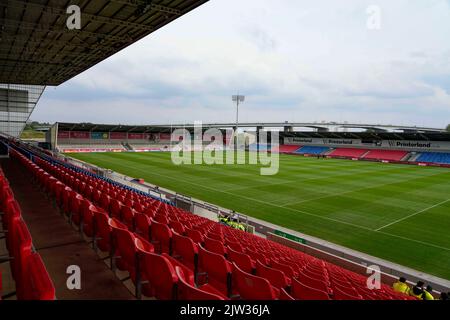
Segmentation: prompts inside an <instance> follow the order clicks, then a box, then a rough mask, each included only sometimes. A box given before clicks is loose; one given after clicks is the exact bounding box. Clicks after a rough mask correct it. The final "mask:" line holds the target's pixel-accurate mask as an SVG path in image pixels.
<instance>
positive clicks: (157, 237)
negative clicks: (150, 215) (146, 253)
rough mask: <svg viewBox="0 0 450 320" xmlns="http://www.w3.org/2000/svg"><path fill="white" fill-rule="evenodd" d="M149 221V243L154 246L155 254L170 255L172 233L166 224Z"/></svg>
mask: <svg viewBox="0 0 450 320" xmlns="http://www.w3.org/2000/svg"><path fill="white" fill-rule="evenodd" d="M150 221H151V226H150V234H151V242H152V243H153V244H154V245H155V249H156V252H158V253H168V254H169V255H170V254H171V249H172V247H171V246H172V231H171V230H170V228H169V227H168V226H167V225H166V224H162V223H159V222H156V221H154V220H152V219H151V220H150Z"/></svg>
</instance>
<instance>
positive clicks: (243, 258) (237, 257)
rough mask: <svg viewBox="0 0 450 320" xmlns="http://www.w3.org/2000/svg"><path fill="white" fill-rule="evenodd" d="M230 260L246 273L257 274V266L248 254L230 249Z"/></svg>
mask: <svg viewBox="0 0 450 320" xmlns="http://www.w3.org/2000/svg"><path fill="white" fill-rule="evenodd" d="M228 259H229V260H230V261H231V262H234V263H235V264H236V265H237V266H238V267H239V268H240V269H242V270H243V271H244V272H247V273H255V271H256V264H255V262H254V261H253V260H252V258H251V257H250V256H249V255H248V254H245V253H240V252H237V251H234V250H233V249H231V248H228Z"/></svg>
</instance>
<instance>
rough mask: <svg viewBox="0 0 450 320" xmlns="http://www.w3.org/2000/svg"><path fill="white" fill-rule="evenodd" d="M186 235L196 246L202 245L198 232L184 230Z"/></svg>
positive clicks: (200, 235) (201, 238) (201, 237)
mask: <svg viewBox="0 0 450 320" xmlns="http://www.w3.org/2000/svg"><path fill="white" fill-rule="evenodd" d="M186 233H187V236H188V237H189V238H191V239H192V240H193V241H194V242H195V243H197V244H203V240H204V239H203V235H202V234H201V232H200V231H198V230H193V229H189V228H186Z"/></svg>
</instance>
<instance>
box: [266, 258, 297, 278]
mask: <svg viewBox="0 0 450 320" xmlns="http://www.w3.org/2000/svg"><path fill="white" fill-rule="evenodd" d="M270 265H271V267H272V268H274V269H278V270H281V271H283V272H284V274H285V275H286V276H287V277H289V278H296V277H297V276H298V273H297V272H295V271H294V269H293V268H292V267H291V266H289V265H287V264H284V263H282V262H278V261H274V260H272V262H271V264H270Z"/></svg>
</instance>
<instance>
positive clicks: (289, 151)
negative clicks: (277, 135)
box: [279, 144, 301, 153]
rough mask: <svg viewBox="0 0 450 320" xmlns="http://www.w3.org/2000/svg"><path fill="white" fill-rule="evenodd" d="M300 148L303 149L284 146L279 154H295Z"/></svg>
mask: <svg viewBox="0 0 450 320" xmlns="http://www.w3.org/2000/svg"><path fill="white" fill-rule="evenodd" d="M300 148H301V146H293V145H286V144H283V145H281V146H280V148H279V152H280V153H293V152H295V151H297V150H298V149H300Z"/></svg>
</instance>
